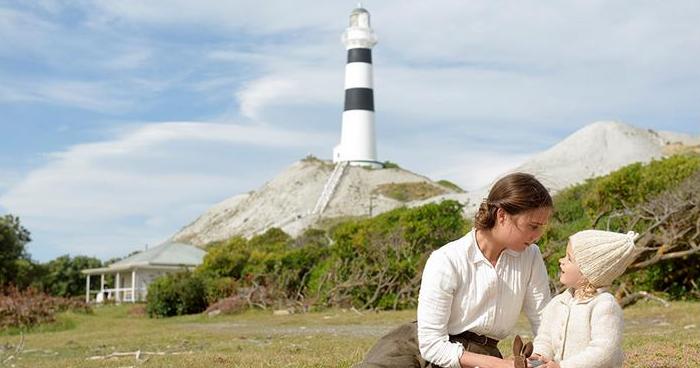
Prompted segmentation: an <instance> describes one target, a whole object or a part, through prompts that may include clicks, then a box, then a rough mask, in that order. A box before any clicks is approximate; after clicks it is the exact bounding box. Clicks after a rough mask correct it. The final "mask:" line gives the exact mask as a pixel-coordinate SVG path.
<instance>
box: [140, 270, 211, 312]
mask: <svg viewBox="0 0 700 368" xmlns="http://www.w3.org/2000/svg"><path fill="white" fill-rule="evenodd" d="M206 307H207V289H206V283H205V281H204V279H203V278H202V277H201V276H198V275H197V274H194V273H191V272H179V273H173V274H168V275H165V276H161V277H159V278H158V279H156V280H155V281H154V282H153V283H151V285H149V287H148V299H147V302H146V312H147V313H148V315H149V316H150V317H170V316H179V315H184V314H193V313H200V312H202V311H203V310H205V309H206Z"/></svg>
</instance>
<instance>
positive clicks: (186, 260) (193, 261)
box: [108, 243, 206, 268]
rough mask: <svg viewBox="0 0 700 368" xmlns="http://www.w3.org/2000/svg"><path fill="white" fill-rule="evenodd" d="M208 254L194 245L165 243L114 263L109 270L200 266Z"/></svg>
mask: <svg viewBox="0 0 700 368" xmlns="http://www.w3.org/2000/svg"><path fill="white" fill-rule="evenodd" d="M205 254H206V252H205V251H204V250H202V249H200V248H197V247H195V246H193V245H189V244H183V243H164V244H161V245H159V246H157V247H153V248H151V249H148V250H146V251H143V252H140V253H137V254H134V255H133V256H131V257H127V258H124V259H122V260H121V261H119V262H115V263H112V264H111V265H109V267H108V268H125V267H129V266H132V265H133V266H145V265H153V266H156V265H157V266H198V265H200V264H201V263H202V259H203V258H204V255H205Z"/></svg>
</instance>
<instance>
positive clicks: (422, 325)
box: [417, 252, 464, 368]
mask: <svg viewBox="0 0 700 368" xmlns="http://www.w3.org/2000/svg"><path fill="white" fill-rule="evenodd" d="M456 287H457V274H456V270H455V268H454V266H453V265H451V264H450V262H449V261H448V260H447V258H446V257H445V256H444V254H442V253H441V252H433V254H431V255H430V257H429V258H428V261H427V263H426V265H425V269H424V270H423V277H422V280H421V288H420V292H419V295H418V311H417V314H418V346H419V349H420V353H421V356H422V357H423V358H424V359H425V360H427V361H429V362H431V363H433V364H436V365H438V366H441V367H454V368H459V367H460V364H459V358H460V357H461V356H462V354H463V353H464V347H463V346H462V344H459V343H451V342H450V341H449V334H448V331H447V324H448V321H449V319H450V311H451V309H452V299H453V297H454V293H455V289H456Z"/></svg>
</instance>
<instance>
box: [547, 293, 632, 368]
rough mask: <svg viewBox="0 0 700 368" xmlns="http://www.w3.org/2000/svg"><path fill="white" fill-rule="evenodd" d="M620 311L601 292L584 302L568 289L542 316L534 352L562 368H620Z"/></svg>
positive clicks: (612, 299) (552, 301) (610, 299)
mask: <svg viewBox="0 0 700 368" xmlns="http://www.w3.org/2000/svg"><path fill="white" fill-rule="evenodd" d="M623 324H624V322H623V316H622V308H620V305H619V304H618V303H617V301H616V300H615V297H614V296H612V295H611V294H610V293H608V292H604V291H603V290H602V289H599V290H598V294H597V295H595V296H594V297H592V298H590V299H586V300H578V299H576V298H574V297H573V290H572V289H568V290H566V291H564V292H563V293H561V294H559V295H557V296H556V297H554V298H553V299H552V300H551V301H550V302H549V304H547V306H546V307H545V309H544V311H543V312H542V323H541V325H540V328H539V330H538V333H537V337H535V340H534V352H535V353H536V354H540V355H543V356H546V357H549V358H552V359H554V360H555V361H558V362H559V365H560V366H561V368H583V367H586V368H588V367H596V368H608V367H610V368H612V367H621V366H622V362H623V360H624V355H623V353H622V330H623Z"/></svg>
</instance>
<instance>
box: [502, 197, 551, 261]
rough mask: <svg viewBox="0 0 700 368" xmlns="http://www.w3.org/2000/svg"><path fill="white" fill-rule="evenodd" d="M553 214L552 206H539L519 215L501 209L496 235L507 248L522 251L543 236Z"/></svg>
mask: <svg viewBox="0 0 700 368" xmlns="http://www.w3.org/2000/svg"><path fill="white" fill-rule="evenodd" d="M551 214H552V210H551V209H550V208H537V209H534V210H530V211H526V212H523V213H520V214H517V215H510V214H508V213H506V212H505V211H504V210H502V209H499V210H498V214H497V219H496V226H495V227H494V230H495V235H496V236H497V237H498V238H499V239H500V240H501V242H502V243H503V244H504V245H505V246H506V248H508V249H512V250H514V251H516V252H522V251H524V250H525V249H526V248H527V247H528V246H530V245H531V244H533V243H535V242H536V241H537V240H538V239H539V238H540V237H541V236H542V233H544V229H545V226H547V223H548V222H549V217H550V215H551Z"/></svg>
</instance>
